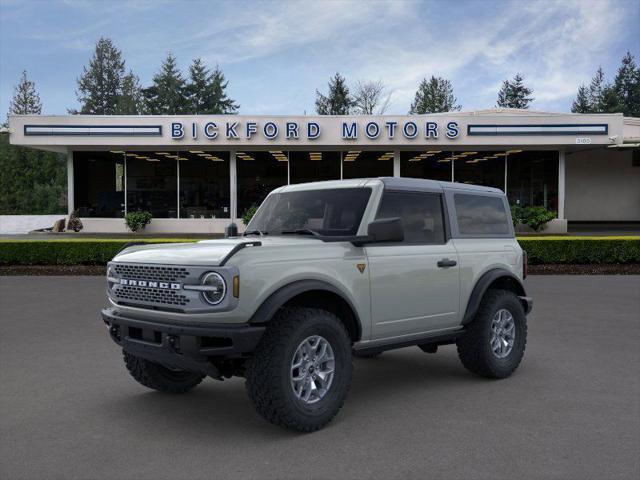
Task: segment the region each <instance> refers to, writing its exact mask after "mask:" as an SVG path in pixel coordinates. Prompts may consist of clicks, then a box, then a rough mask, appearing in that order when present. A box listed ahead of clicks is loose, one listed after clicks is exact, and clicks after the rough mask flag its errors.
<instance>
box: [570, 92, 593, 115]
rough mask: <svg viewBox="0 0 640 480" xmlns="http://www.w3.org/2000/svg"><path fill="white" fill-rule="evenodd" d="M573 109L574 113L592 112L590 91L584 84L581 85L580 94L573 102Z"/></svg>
mask: <svg viewBox="0 0 640 480" xmlns="http://www.w3.org/2000/svg"><path fill="white" fill-rule="evenodd" d="M571 111H572V112H573V113H590V112H591V102H590V101H589V91H588V90H587V87H585V86H584V85H580V87H579V88H578V95H577V96H576V99H575V100H574V101H573V103H572V104H571Z"/></svg>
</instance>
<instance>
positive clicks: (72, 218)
mask: <svg viewBox="0 0 640 480" xmlns="http://www.w3.org/2000/svg"><path fill="white" fill-rule="evenodd" d="M83 228H84V226H83V225H82V221H81V220H80V218H79V217H78V210H74V211H73V212H71V215H69V222H67V230H73V231H74V232H76V233H77V232H79V231H80V230H82V229H83Z"/></svg>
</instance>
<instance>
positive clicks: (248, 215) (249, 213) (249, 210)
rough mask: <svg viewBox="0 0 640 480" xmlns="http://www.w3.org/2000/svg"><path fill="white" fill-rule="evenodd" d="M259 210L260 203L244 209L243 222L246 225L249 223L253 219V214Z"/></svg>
mask: <svg viewBox="0 0 640 480" xmlns="http://www.w3.org/2000/svg"><path fill="white" fill-rule="evenodd" d="M257 211H258V205H256V204H255V203H254V204H253V205H251V206H250V207H249V208H247V209H246V210H245V211H244V213H243V214H242V223H244V226H245V227H246V226H247V225H249V222H250V221H251V219H252V218H253V216H254V215H255V214H256V212H257Z"/></svg>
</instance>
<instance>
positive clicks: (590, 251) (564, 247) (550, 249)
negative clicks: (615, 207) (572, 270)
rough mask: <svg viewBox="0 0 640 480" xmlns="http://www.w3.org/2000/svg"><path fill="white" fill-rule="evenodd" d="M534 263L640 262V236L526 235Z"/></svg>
mask: <svg viewBox="0 0 640 480" xmlns="http://www.w3.org/2000/svg"><path fill="white" fill-rule="evenodd" d="M518 242H520V245H521V246H522V248H523V249H524V250H526V251H527V255H528V256H529V263H530V264H532V265H536V264H545V263H547V264H548V263H563V264H602V263H640V237H523V238H519V239H518Z"/></svg>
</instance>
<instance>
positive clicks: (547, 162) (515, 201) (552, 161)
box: [507, 150, 558, 211]
mask: <svg viewBox="0 0 640 480" xmlns="http://www.w3.org/2000/svg"><path fill="white" fill-rule="evenodd" d="M507 197H508V198H509V203H510V204H511V205H520V206H521V207H528V206H535V207H539V206H542V207H545V208H547V209H549V210H554V211H558V152H557V151H544V150H540V151H521V150H513V151H511V153H509V156H508V159H507Z"/></svg>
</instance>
